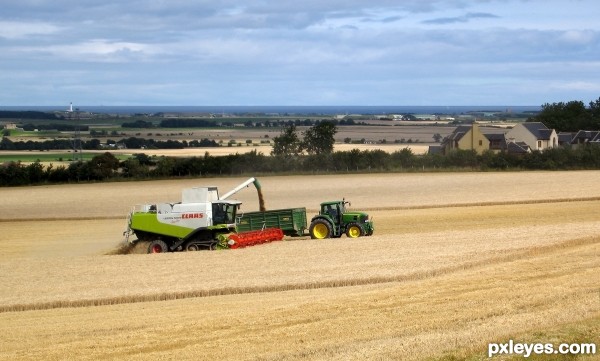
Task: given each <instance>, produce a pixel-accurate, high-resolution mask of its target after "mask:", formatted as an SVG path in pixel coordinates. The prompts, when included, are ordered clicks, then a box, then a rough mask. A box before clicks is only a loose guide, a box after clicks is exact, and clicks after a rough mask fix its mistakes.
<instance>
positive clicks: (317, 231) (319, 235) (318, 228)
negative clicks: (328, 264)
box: [308, 219, 333, 239]
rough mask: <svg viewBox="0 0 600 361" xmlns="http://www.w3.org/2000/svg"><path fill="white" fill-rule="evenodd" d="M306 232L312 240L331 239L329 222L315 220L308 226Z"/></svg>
mask: <svg viewBox="0 0 600 361" xmlns="http://www.w3.org/2000/svg"><path fill="white" fill-rule="evenodd" d="M308 232H309V233H310V238H312V239H324V238H331V234H332V233H333V230H332V229H331V225H330V224H329V222H327V221H326V220H323V219H316V220H314V221H313V222H312V223H311V224H310V227H309V229H308Z"/></svg>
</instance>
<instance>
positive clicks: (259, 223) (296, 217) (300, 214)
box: [236, 208, 307, 236]
mask: <svg viewBox="0 0 600 361" xmlns="http://www.w3.org/2000/svg"><path fill="white" fill-rule="evenodd" d="M236 223H237V224H236V225H237V231H238V232H248V231H257V230H260V229H263V228H281V229H282V230H283V233H284V234H285V235H286V236H302V235H304V231H305V230H306V228H307V227H306V208H288V209H274V210H271V211H265V212H247V213H244V214H242V215H241V216H240V215H238V218H237V222H236Z"/></svg>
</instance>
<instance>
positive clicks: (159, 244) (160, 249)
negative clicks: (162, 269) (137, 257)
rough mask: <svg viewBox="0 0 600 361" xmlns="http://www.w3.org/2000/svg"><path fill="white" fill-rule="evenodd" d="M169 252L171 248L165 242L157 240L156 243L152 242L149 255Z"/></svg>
mask: <svg viewBox="0 0 600 361" xmlns="http://www.w3.org/2000/svg"><path fill="white" fill-rule="evenodd" d="M164 252H169V247H168V246H167V244H166V243H165V242H164V241H161V240H160V239H157V240H155V241H152V242H150V245H149V246H148V253H164Z"/></svg>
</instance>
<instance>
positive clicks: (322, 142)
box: [301, 121, 337, 155]
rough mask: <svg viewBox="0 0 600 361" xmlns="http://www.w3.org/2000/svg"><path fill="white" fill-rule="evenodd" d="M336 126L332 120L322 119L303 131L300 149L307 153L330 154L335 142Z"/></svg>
mask: <svg viewBox="0 0 600 361" xmlns="http://www.w3.org/2000/svg"><path fill="white" fill-rule="evenodd" d="M336 133H337V127H336V125H335V124H334V123H333V122H329V121H322V122H319V123H318V124H316V125H314V126H312V127H311V128H309V129H308V130H307V131H305V132H304V140H303V141H302V143H301V149H303V150H306V152H307V153H308V154H313V155H314V154H330V153H332V152H333V145H334V144H335V139H334V135H335V134H336Z"/></svg>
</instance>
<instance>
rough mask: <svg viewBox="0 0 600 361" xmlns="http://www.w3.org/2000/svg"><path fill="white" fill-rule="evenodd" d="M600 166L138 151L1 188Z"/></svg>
mask: <svg viewBox="0 0 600 361" xmlns="http://www.w3.org/2000/svg"><path fill="white" fill-rule="evenodd" d="M576 169H600V146H598V145H595V144H588V145H585V146H579V147H577V148H570V147H566V148H553V149H548V150H546V151H544V152H538V151H534V152H532V153H528V154H525V155H519V156H517V155H511V154H507V153H498V154H496V153H492V152H486V153H484V154H483V155H478V154H477V153H475V152H474V151H466V150H457V151H454V152H451V153H450V154H448V155H441V154H428V155H414V154H413V153H412V152H411V151H410V149H408V148H406V149H403V150H400V151H396V152H394V153H391V154H390V153H386V152H384V151H382V150H365V151H360V150H357V149H354V150H351V151H344V152H331V153H315V154H303V155H296V156H286V155H274V156H269V155H264V154H262V153H259V152H257V151H256V150H253V151H252V152H250V153H246V154H233V155H228V156H211V155H210V154H208V153H206V154H205V155H204V156H203V157H190V158H175V157H149V156H147V155H145V154H143V153H142V154H136V155H134V156H133V157H131V158H129V159H126V160H124V161H119V160H118V159H117V158H116V157H115V156H113V155H112V154H111V153H104V154H99V155H97V156H95V157H94V158H93V159H92V160H90V161H80V162H73V163H71V164H69V165H68V166H63V165H61V166H58V167H55V166H53V165H51V166H49V167H44V166H42V164H41V163H40V162H34V163H31V164H29V165H24V164H22V163H19V162H9V163H6V164H4V165H1V166H0V186H19V185H32V184H45V183H66V182H82V181H105V180H120V179H136V180H137V179H153V178H170V177H199V176H223V175H241V174H249V175H256V174H281V173H285V174H292V173H294V174H312V173H349V172H411V171H419V172H420V171H440V170H469V171H486V170H490V171H491V170H576Z"/></svg>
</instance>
